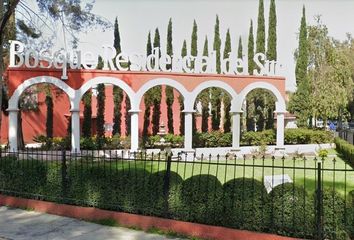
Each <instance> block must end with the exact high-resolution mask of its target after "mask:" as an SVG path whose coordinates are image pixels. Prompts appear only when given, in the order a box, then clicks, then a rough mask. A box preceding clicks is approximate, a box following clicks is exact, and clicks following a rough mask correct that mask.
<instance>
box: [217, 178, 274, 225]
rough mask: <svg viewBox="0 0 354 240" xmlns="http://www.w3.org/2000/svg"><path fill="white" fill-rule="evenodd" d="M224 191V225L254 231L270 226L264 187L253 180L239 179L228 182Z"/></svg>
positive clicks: (266, 195)
mask: <svg viewBox="0 0 354 240" xmlns="http://www.w3.org/2000/svg"><path fill="white" fill-rule="evenodd" d="M223 189H224V199H223V204H224V211H225V213H224V217H223V225H225V226H228V227H232V228H238V229H247V230H254V231H262V230H264V229H265V228H267V226H268V221H269V219H268V217H269V214H268V213H267V209H266V208H265V207H264V206H265V205H266V204H267V203H268V194H267V191H266V189H265V187H264V185H263V184H262V183H261V182H260V181H258V180H255V179H253V178H237V179H233V180H230V181H228V182H227V183H225V184H224V186H223Z"/></svg>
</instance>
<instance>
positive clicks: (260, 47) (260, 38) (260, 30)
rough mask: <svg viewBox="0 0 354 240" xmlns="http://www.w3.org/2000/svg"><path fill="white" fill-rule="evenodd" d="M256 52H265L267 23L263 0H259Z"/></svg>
mask: <svg viewBox="0 0 354 240" xmlns="http://www.w3.org/2000/svg"><path fill="white" fill-rule="evenodd" d="M256 53H265V24H264V3H263V0H259V6H258V20H257V40H256Z"/></svg>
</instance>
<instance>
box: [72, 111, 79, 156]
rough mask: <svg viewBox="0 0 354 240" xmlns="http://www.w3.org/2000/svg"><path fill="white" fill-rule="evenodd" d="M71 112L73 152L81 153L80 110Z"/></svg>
mask: <svg viewBox="0 0 354 240" xmlns="http://www.w3.org/2000/svg"><path fill="white" fill-rule="evenodd" d="M70 112H71V152H72V153H75V154H76V153H80V109H72V110H70Z"/></svg>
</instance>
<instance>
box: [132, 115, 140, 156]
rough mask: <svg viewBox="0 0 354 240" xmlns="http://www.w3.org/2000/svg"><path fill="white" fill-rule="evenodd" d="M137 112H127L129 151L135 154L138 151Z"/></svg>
mask: <svg viewBox="0 0 354 240" xmlns="http://www.w3.org/2000/svg"><path fill="white" fill-rule="evenodd" d="M139 112H140V110H129V113H130V124H131V125H130V126H131V127H130V151H131V152H137V151H138V149H139Z"/></svg>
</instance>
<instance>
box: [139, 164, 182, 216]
mask: <svg viewBox="0 0 354 240" xmlns="http://www.w3.org/2000/svg"><path fill="white" fill-rule="evenodd" d="M165 177H166V171H165V170H164V171H160V172H156V173H154V174H151V176H150V178H149V180H148V184H147V194H148V195H149V196H148V202H147V204H146V205H147V207H146V208H145V209H144V211H145V214H147V215H155V216H169V215H172V216H173V215H175V214H176V213H175V210H176V209H178V204H179V197H180V195H179V194H180V191H181V186H182V182H183V180H182V178H181V176H180V175H178V174H177V173H175V172H170V186H169V191H168V196H165V195H164V183H165Z"/></svg>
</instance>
